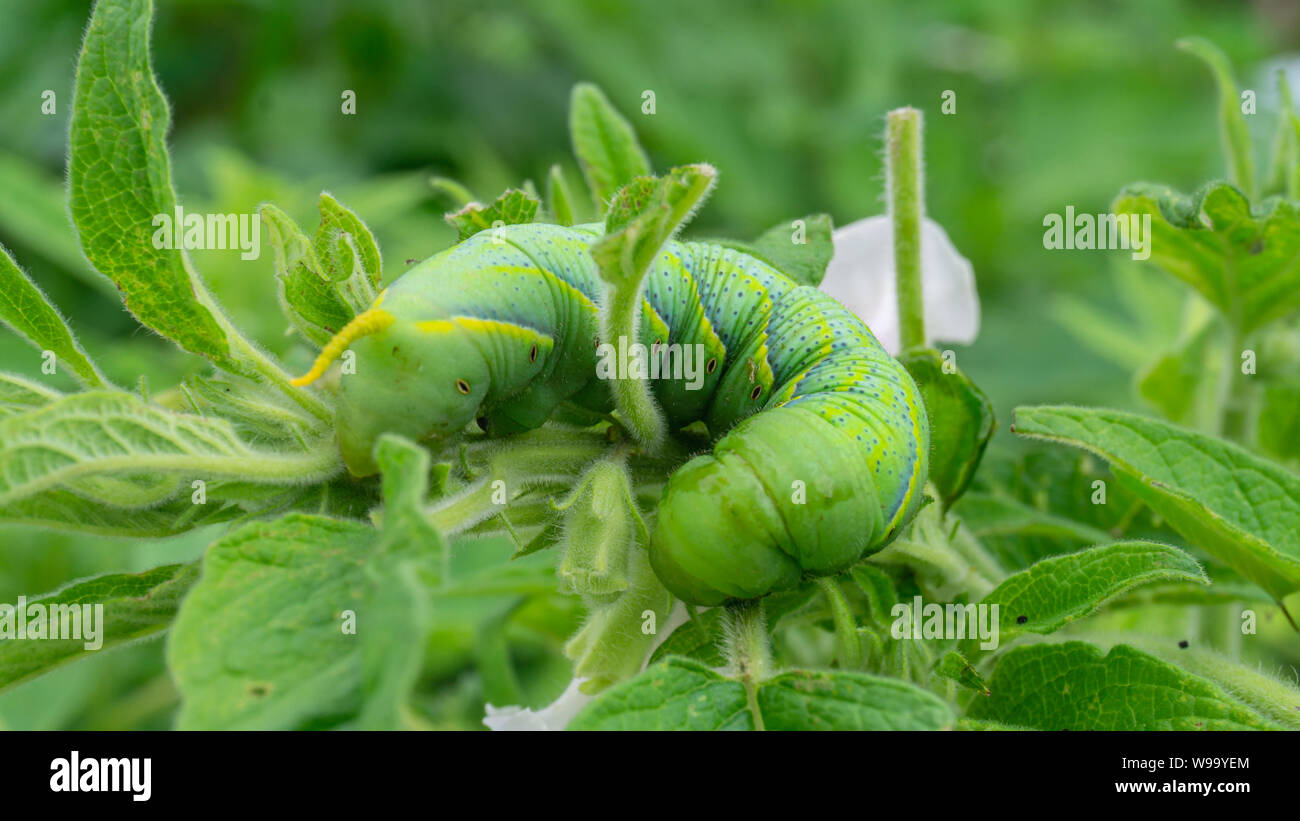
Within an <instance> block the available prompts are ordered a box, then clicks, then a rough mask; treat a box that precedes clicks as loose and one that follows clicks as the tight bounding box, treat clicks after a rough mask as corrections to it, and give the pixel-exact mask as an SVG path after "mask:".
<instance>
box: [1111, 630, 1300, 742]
mask: <svg viewBox="0 0 1300 821" xmlns="http://www.w3.org/2000/svg"><path fill="white" fill-rule="evenodd" d="M1131 643H1135V644H1137V646H1138V647H1139V648H1140V649H1142V650H1144V651H1145V652H1148V653H1150V654H1152V655H1154V656H1158V657H1160V658H1162V659H1164V660H1165V661H1167V662H1169V663H1170V664H1173V665H1175V666H1177V667H1181V668H1183V669H1184V670H1186V671H1188V672H1189V673H1192V674H1193V675H1197V676H1200V677H1201V678H1204V679H1207V680H1208V681H1210V682H1213V683H1214V684H1216V685H1218V686H1219V687H1221V688H1222V689H1223V690H1224V692H1227V693H1229V694H1231V695H1232V697H1233V698H1234V699H1236V700H1237V701H1240V702H1242V703H1243V704H1245V705H1246V706H1247V707H1248V708H1250V709H1252V710H1254V711H1256V712H1258V713H1259V714H1260V715H1262V716H1264V717H1265V718H1267V719H1268V720H1270V721H1273V722H1276V723H1278V724H1281V725H1282V726H1284V727H1286V728H1288V729H1292V730H1300V689H1297V688H1296V687H1295V686H1294V685H1291V684H1288V683H1287V682H1284V681H1279V680H1277V679H1276V678H1273V677H1272V676H1269V675H1267V674H1265V673H1263V672H1261V671H1259V670H1257V669H1255V668H1254V667H1247V666H1245V665H1243V664H1240V663H1238V662H1235V661H1233V660H1231V659H1227V658H1224V657H1223V656H1222V655H1220V654H1218V653H1216V652H1214V651H1212V650H1201V649H1198V648H1194V647H1193V648H1183V647H1179V646H1178V645H1176V644H1174V642H1172V641H1167V640H1165V641H1157V640H1150V639H1137V640H1136V641H1132V642H1131Z"/></svg>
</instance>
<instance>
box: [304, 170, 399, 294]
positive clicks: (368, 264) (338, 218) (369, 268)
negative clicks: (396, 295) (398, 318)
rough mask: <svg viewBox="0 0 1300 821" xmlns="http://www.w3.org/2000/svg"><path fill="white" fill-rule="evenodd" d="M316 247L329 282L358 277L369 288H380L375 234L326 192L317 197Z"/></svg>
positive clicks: (317, 255) (379, 270) (377, 247)
mask: <svg viewBox="0 0 1300 821" xmlns="http://www.w3.org/2000/svg"><path fill="white" fill-rule="evenodd" d="M315 248H316V257H317V259H319V260H320V261H321V263H322V265H323V269H322V272H323V273H324V275H325V278H326V279H328V280H329V281H330V282H343V281H345V280H347V279H348V278H349V277H351V276H352V275H353V274H360V275H361V276H362V277H363V278H364V279H365V280H366V282H368V283H369V284H370V286H371V287H372V288H378V287H379V282H380V278H381V277H382V275H383V272H382V270H381V269H382V265H381V262H380V256H379V244H378V243H376V242H375V236H374V234H372V233H370V229H369V228H367V227H366V224H365V223H364V222H362V221H361V218H360V217H358V216H357V215H356V214H354V213H353V212H352V211H349V210H348V209H347V207H346V206H344V205H342V204H341V203H340V202H339V201H338V200H336V199H334V197H332V196H331V195H329V194H327V193H322V194H321V195H320V226H319V227H318V228H317V229H316V237H315Z"/></svg>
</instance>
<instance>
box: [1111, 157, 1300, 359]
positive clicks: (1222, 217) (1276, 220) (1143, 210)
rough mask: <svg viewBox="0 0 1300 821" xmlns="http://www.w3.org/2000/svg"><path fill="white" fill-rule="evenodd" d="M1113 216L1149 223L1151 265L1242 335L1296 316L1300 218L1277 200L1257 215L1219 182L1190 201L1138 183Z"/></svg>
mask: <svg viewBox="0 0 1300 821" xmlns="http://www.w3.org/2000/svg"><path fill="white" fill-rule="evenodd" d="M1112 210H1114V211H1115V212H1116V213H1118V214H1138V215H1145V214H1149V215H1150V216H1151V236H1150V238H1149V241H1150V243H1151V261H1152V262H1154V263H1155V264H1156V265H1158V266H1159V267H1160V268H1162V269H1163V270H1165V271H1166V272H1168V273H1169V274H1172V275H1173V276H1175V277H1177V278H1179V279H1181V280H1182V281H1184V282H1186V283H1187V284H1188V285H1191V286H1192V287H1193V288H1195V289H1196V290H1197V291H1199V292H1200V293H1201V295H1202V296H1204V297H1205V298H1206V299H1207V300H1209V301H1210V303H1211V304H1212V305H1214V306H1215V307H1216V308H1218V310H1219V311H1220V312H1221V313H1222V314H1223V316H1224V317H1225V318H1226V319H1227V321H1228V323H1229V324H1230V325H1231V326H1232V327H1233V328H1234V329H1236V330H1237V332H1238V333H1240V334H1248V333H1250V332H1251V331H1253V330H1255V329H1257V328H1261V327H1263V326H1265V325H1267V324H1268V323H1270V322H1272V321H1274V320H1276V319H1278V318H1280V317H1284V316H1286V315H1287V314H1290V313H1292V312H1294V311H1295V310H1297V309H1300V213H1297V211H1296V206H1294V205H1293V204H1291V203H1289V202H1287V201H1286V200H1282V199H1275V200H1269V201H1268V202H1266V203H1264V204H1263V205H1261V206H1260V207H1258V208H1254V209H1252V208H1251V205H1250V201H1249V200H1248V199H1247V198H1246V197H1245V196H1243V195H1242V193H1241V192H1240V191H1238V190H1237V189H1235V188H1233V187H1232V186H1231V185H1228V184H1227V183H1223V182H1217V183H1210V184H1208V185H1206V186H1205V187H1203V188H1201V190H1199V191H1197V192H1196V193H1195V194H1193V195H1191V196H1184V195H1182V194H1179V193H1177V192H1175V191H1174V190H1173V189H1170V188H1168V187H1166V186H1157V185H1150V184H1146V183H1139V184H1136V185H1130V186H1128V187H1127V188H1125V189H1124V190H1123V191H1122V192H1120V195H1119V197H1118V198H1117V199H1116V200H1115V203H1114V205H1113V206H1112Z"/></svg>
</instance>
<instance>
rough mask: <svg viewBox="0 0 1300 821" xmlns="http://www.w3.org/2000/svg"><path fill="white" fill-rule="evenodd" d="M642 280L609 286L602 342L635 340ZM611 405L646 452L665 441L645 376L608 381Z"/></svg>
mask: <svg viewBox="0 0 1300 821" xmlns="http://www.w3.org/2000/svg"><path fill="white" fill-rule="evenodd" d="M640 304H641V280H637V281H636V282H635V283H630V282H625V283H622V284H619V285H611V286H610V288H609V299H608V303H607V305H606V307H605V310H604V311H603V312H602V316H601V329H600V334H601V341H602V342H605V343H607V344H609V345H613V346H614V347H615V349H617V348H618V347H619V346H620V345H621V344H626V345H628V346H630V345H632V343H634V342H636V341H637V333H636V328H637V326H638V324H639V322H640V310H639V309H640ZM610 388H611V392H612V393H613V395H614V407H616V408H618V412H619V414H620V415H621V416H622V421H623V423H624V424H625V425H626V426H627V429H628V432H629V433H631V434H632V437H633V438H634V439H636V441H637V442H638V443H640V444H641V445H642V447H644V448H645V449H646V450H647V451H649V452H651V453H654V452H655V451H657V450H658V449H659V447H660V446H661V445H662V443H663V441H664V437H665V435H666V433H667V429H668V426H667V424H666V423H665V422H664V417H663V413H662V412H661V411H660V410H659V405H658V403H656V402H655V399H654V395H653V394H652V393H651V392H650V382H649V381H648V380H645V379H631V378H619V379H613V380H611V381H610Z"/></svg>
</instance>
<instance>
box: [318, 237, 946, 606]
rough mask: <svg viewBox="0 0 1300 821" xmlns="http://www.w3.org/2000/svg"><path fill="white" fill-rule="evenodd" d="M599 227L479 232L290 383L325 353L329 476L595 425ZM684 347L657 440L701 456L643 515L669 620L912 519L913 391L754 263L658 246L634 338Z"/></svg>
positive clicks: (872, 543) (875, 350) (836, 321)
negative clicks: (466, 441)
mask: <svg viewBox="0 0 1300 821" xmlns="http://www.w3.org/2000/svg"><path fill="white" fill-rule="evenodd" d="M601 235H602V231H601V226H599V225H593V226H578V227H574V228H562V227H560V226H555V225H545V224H528V225H512V226H506V227H504V228H499V229H494V230H492V231H483V232H480V233H478V234H476V235H475V236H473V237H471V238H469V239H468V240H466V241H465V242H463V243H461V244H459V245H457V246H455V247H453V248H450V249H448V250H446V251H444V252H442V253H440V254H437V255H435V256H433V257H431V258H430V259H428V260H426V261H424V262H423V263H421V264H419V265H417V266H416V267H414V268H412V269H411V270H410V271H408V272H407V273H406V274H404V275H403V276H402V277H400V278H399V279H398V280H396V281H395V282H394V283H393V284H392V286H391V287H389V288H388V289H387V290H386V291H385V292H384V293H383V294H381V295H380V297H379V299H378V300H377V301H376V303H375V305H374V307H372V308H371V309H370V310H368V311H366V312H365V313H363V314H360V315H359V316H357V317H356V318H355V319H354V320H353V321H352V322H351V323H350V324H349V325H348V326H347V327H346V328H344V329H343V330H342V331H341V332H340V333H339V334H338V336H336V337H335V338H334V339H333V340H331V342H330V343H329V344H328V345H327V346H326V348H325V349H324V350H323V351H322V352H321V356H320V358H319V359H318V360H317V361H316V364H315V366H314V367H313V368H312V370H311V371H310V372H309V373H308V374H307V375H305V376H304V377H302V378H301V379H299V380H296V382H297V383H298V384H306V383H309V382H311V381H313V380H314V379H316V378H318V377H319V376H320V375H321V374H322V373H324V371H325V369H326V368H327V367H328V366H329V364H330V362H332V361H333V359H335V358H337V357H338V356H339V355H340V354H341V353H342V352H343V350H344V349H346V348H349V347H350V348H351V349H352V350H353V351H354V353H355V355H356V365H357V367H356V372H355V374H350V375H348V376H347V377H346V378H344V379H343V380H341V385H340V389H339V400H338V402H339V404H338V417H337V419H338V422H337V424H338V438H339V445H340V448H341V450H342V453H343V458H344V460H345V462H346V463H347V465H348V468H349V469H350V470H351V471H352V472H353V473H354V474H358V475H366V474H370V473H373V472H375V470H376V467H375V464H374V462H373V461H372V457H371V451H372V448H373V446H374V444H375V441H376V439H377V438H378V437H379V436H380V435H381V434H382V433H384V432H389V431H391V432H396V433H400V434H403V435H405V436H408V437H411V438H412V439H416V440H430V439H432V440H443V441H445V440H448V439H450V438H452V437H455V436H457V435H459V434H460V432H461V431H462V430H463V429H464V428H465V426H466V425H467V424H469V423H470V422H471V421H473V420H475V419H477V420H478V422H479V424H480V426H481V427H483V428H484V429H485V430H488V431H489V432H491V433H494V434H500V433H510V432H512V431H520V430H526V429H531V428H535V427H538V426H540V425H541V424H542V423H543V422H545V421H546V420H547V419H548V418H549V417H550V416H551V415H552V413H553V412H554V411H555V410H556V408H557V407H558V406H559V404H560V403H561V402H564V401H568V402H572V403H574V404H576V405H578V406H579V407H583V408H587V409H590V410H593V411H600V412H608V411H609V410H610V407H611V399H610V392H609V389H608V386H607V385H606V384H605V383H604V382H603V381H602V380H601V379H599V378H597V376H596V360H597V347H598V346H599V344H600V343H599V340H598V339H597V333H598V315H597V303H598V302H599V300H600V295H601V293H602V284H601V280H600V277H599V274H598V272H597V269H596V265H595V262H594V261H593V260H592V257H591V254H590V252H589V246H590V245H591V244H592V243H593V242H594V241H596V240H597V239H599V238H600V237H601ZM639 341H640V342H641V343H642V344H645V345H647V346H655V349H656V350H657V349H658V348H657V345H656V343H658V344H668V345H672V344H680V345H683V346H686V345H699V346H702V347H701V348H693V349H692V350H700V351H703V352H704V354H703V355H704V356H705V357H707V359H706V363H705V365H704V367H703V373H704V378H703V384H702V385H698V389H696V390H690V389H689V387H690V386H689V385H688V383H687V382H686V381H685V380H681V379H659V380H656V381H654V382H653V391H654V395H655V398H656V399H657V400H658V402H659V403H660V405H661V407H662V408H663V411H664V414H665V416H666V418H667V421H668V423H669V425H670V427H672V428H674V429H676V428H679V427H681V426H685V425H687V424H689V423H691V422H694V421H697V420H702V421H703V422H704V423H705V424H706V425H707V426H708V428H709V431H710V432H711V433H712V434H713V435H715V436H717V435H719V434H722V433H724V432H725V435H723V436H722V437H721V439H719V440H718V441H717V442H716V444H715V446H714V449H713V452H712V453H711V454H708V455H703V456H698V457H696V458H695V459H693V460H691V461H690V462H688V463H687V464H686V465H684V466H682V467H681V468H680V469H679V470H678V471H677V472H676V473H674V475H673V476H672V477H671V479H670V481H669V482H668V485H667V487H666V488H665V490H664V493H663V497H662V499H661V500H660V504H659V509H658V523H657V526H656V527H655V531H654V535H653V537H652V539H651V544H650V560H651V564H652V566H653V567H654V569H655V572H656V573H657V574H658V575H659V577H660V579H661V580H662V581H663V583H664V585H665V586H666V587H667V588H668V589H669V590H670V591H671V592H673V593H674V594H675V595H677V596H678V597H679V598H681V599H683V600H684V601H687V602H690V603H694V604H703V605H715V604H720V603H722V602H724V601H727V600H729V599H749V598H755V597H758V596H762V595H765V594H766V593H769V592H771V591H774V590H779V589H783V588H787V587H791V586H794V585H795V584H797V583H798V582H799V581H800V579H802V578H803V577H805V576H818V575H826V574H829V573H833V572H836V571H838V570H841V569H843V568H844V567H846V566H848V565H849V564H851V563H853V562H854V561H856V560H857V559H859V558H860V557H861V556H862V555H864V554H865V553H867V552H869V551H872V550H875V549H879V547H880V546H882V545H883V544H885V543H887V542H888V541H889V539H890V538H891V537H892V536H893V534H894V532H895V530H896V529H897V528H898V527H899V526H900V525H902V524H903V523H906V522H907V521H908V519H909V518H910V517H911V515H912V513H913V512H914V511H915V509H916V508H917V507H918V506H919V504H920V497H921V489H922V487H923V486H924V484H925V481H926V474H927V459H928V452H929V424H928V421H927V418H926V414H925V408H924V406H923V404H922V401H921V397H920V394H919V393H918V391H917V388H916V385H915V384H914V383H913V382H912V379H911V377H910V376H909V375H908V374H907V371H906V370H904V369H903V367H902V366H901V365H900V364H899V363H898V362H897V361H895V360H894V359H893V358H892V357H890V356H889V354H888V353H886V352H885V350H884V349H883V348H882V347H881V346H880V344H879V343H878V342H877V341H876V339H875V337H873V336H872V334H871V332H870V330H868V329H867V327H866V325H864V324H863V323H862V322H861V321H860V320H859V319H858V318H857V317H855V316H854V315H853V314H851V313H850V312H849V311H848V310H846V309H845V308H843V307H842V306H840V305H839V303H837V302H836V301H835V300H833V299H832V298H831V297H829V296H826V295H825V294H823V293H822V292H820V291H818V290H816V289H815V288H812V287H809V286H799V285H796V284H795V283H794V282H793V281H791V280H790V279H788V278H786V277H785V276H783V275H782V274H780V273H779V272H777V271H776V270H775V269H774V268H772V267H770V266H769V265H767V264H766V263H764V262H762V261H760V260H758V259H756V258H754V257H752V256H749V255H747V254H745V253H743V252H740V251H737V250H734V249H729V248H725V247H723V246H720V245H715V244H709V243H698V242H670V243H668V244H667V245H666V246H665V247H664V249H663V251H662V252H661V253H660V254H659V256H658V258H657V259H656V261H655V263H654V265H653V267H652V270H651V271H650V273H649V274H648V275H647V278H646V284H645V290H644V297H643V303H642V310H641V338H640V340H639Z"/></svg>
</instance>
